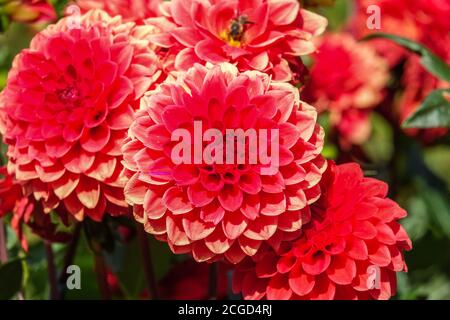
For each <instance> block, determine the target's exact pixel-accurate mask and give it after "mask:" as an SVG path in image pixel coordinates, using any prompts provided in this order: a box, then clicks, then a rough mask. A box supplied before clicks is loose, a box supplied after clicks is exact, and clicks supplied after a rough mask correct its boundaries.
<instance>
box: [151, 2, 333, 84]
mask: <svg viewBox="0 0 450 320" xmlns="http://www.w3.org/2000/svg"><path fill="white" fill-rule="evenodd" d="M160 8H161V12H162V14H163V15H164V17H158V18H151V19H148V20H147V21H146V23H148V24H151V25H153V26H156V27H157V28H158V29H159V30H160V33H156V34H155V35H153V36H152V37H151V39H152V41H153V42H154V43H155V44H157V45H158V46H161V47H164V48H170V51H171V52H172V53H173V54H174V55H176V59H175V64H174V67H175V69H177V70H186V69H188V68H190V67H191V66H192V65H193V64H194V63H195V62H198V63H204V62H210V63H214V64H216V63H222V62H230V63H236V64H237V66H238V68H239V70H241V71H246V70H259V71H264V72H270V73H271V74H272V75H273V76H274V79H275V80H278V81H291V80H294V79H293V74H292V71H291V69H292V68H291V66H292V65H294V66H296V65H299V64H301V61H300V59H299V58H298V56H301V55H306V54H310V53H312V52H313V51H314V50H315V47H314V45H313V43H312V41H311V39H312V38H313V37H314V36H317V35H319V34H321V33H322V32H323V31H324V30H325V28H326V25H327V20H326V19H325V18H324V17H321V16H319V15H317V14H314V13H312V12H310V11H307V10H303V9H301V8H300V5H299V3H298V1H297V0H226V1H223V0H220V1H219V0H206V1H201V0H172V1H170V2H166V3H164V5H163V6H161V7H160Z"/></svg>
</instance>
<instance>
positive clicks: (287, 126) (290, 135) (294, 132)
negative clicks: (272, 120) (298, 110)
mask: <svg viewBox="0 0 450 320" xmlns="http://www.w3.org/2000/svg"><path fill="white" fill-rule="evenodd" d="M279 129H280V139H281V141H280V142H281V144H282V145H283V146H285V147H286V148H292V147H293V146H294V145H295V143H296V142H297V140H298V139H299V138H300V130H299V128H298V127H296V126H294V125H293V124H292V123H288V122H286V123H282V124H280V127H279Z"/></svg>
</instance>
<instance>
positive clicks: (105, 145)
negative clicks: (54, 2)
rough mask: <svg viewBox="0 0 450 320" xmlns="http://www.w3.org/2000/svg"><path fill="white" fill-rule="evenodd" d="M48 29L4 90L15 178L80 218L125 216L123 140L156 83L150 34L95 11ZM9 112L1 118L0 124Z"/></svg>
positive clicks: (47, 205) (48, 205)
mask: <svg viewBox="0 0 450 320" xmlns="http://www.w3.org/2000/svg"><path fill="white" fill-rule="evenodd" d="M68 19H69V18H65V19H62V20H60V21H59V22H58V24H56V25H52V26H49V27H48V28H47V29H45V30H44V31H43V32H41V33H39V34H38V35H37V36H36V37H35V38H34V39H33V41H32V43H31V47H30V49H27V50H24V51H23V52H22V53H20V54H19V55H18V56H17V57H16V59H15V61H14V65H13V68H12V70H11V72H10V74H9V78H8V83H7V86H6V88H5V90H4V92H3V96H4V99H3V104H4V106H3V108H2V110H3V111H2V113H5V114H6V118H7V119H6V128H5V135H4V139H5V142H6V143H7V144H8V145H9V150H8V156H9V160H10V162H9V165H10V167H11V168H12V169H13V171H14V173H15V176H16V178H17V180H18V181H20V182H21V183H22V184H23V185H24V186H25V188H26V190H27V192H30V193H33V194H34V197H35V198H36V199H37V200H42V204H43V207H44V209H45V210H46V212H48V211H50V210H52V209H54V208H57V207H58V206H60V204H62V205H64V207H65V209H66V210H67V211H68V212H69V213H70V214H71V215H72V216H74V217H75V218H76V219H78V220H82V219H83V218H84V217H85V216H89V217H91V218H92V219H94V220H101V219H102V217H103V215H104V214H105V212H108V213H110V214H113V215H116V214H121V213H126V212H127V205H126V203H125V201H124V195H123V186H124V183H125V180H124V177H123V175H122V174H121V171H122V168H123V167H122V165H121V160H122V153H121V151H120V147H121V143H122V141H123V140H124V138H125V136H126V132H127V129H128V127H129V126H130V124H131V122H132V119H133V115H134V111H135V110H136V109H137V108H138V106H139V99H140V98H141V96H142V95H143V94H144V92H145V91H146V90H147V89H149V88H150V87H151V85H152V84H153V83H154V82H155V81H156V80H157V79H158V78H159V77H160V74H161V72H160V70H159V67H158V59H157V57H156V56H155V54H154V52H153V51H152V49H151V46H150V44H149V43H148V41H147V40H146V38H147V36H148V35H147V33H148V32H149V30H148V29H149V28H148V27H145V26H140V27H136V26H135V25H134V24H133V23H128V24H123V23H122V21H121V19H120V17H116V18H111V17H109V16H108V15H107V14H106V13H104V12H102V11H90V12H89V13H87V14H86V15H84V16H82V17H81V18H80V20H79V21H77V23H79V26H75V27H74V26H73V24H72V23H69V20H68ZM4 117H5V115H3V116H2V118H4Z"/></svg>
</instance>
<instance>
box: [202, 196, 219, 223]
mask: <svg viewBox="0 0 450 320" xmlns="http://www.w3.org/2000/svg"><path fill="white" fill-rule="evenodd" d="M224 216H225V210H224V209H223V208H222V207H221V206H220V205H219V204H218V203H217V202H216V201H213V202H211V203H209V204H207V205H205V206H204V207H202V208H201V210H200V218H201V219H202V220H203V221H205V222H212V223H213V224H214V225H217V224H219V222H220V221H222V219H223V217H224Z"/></svg>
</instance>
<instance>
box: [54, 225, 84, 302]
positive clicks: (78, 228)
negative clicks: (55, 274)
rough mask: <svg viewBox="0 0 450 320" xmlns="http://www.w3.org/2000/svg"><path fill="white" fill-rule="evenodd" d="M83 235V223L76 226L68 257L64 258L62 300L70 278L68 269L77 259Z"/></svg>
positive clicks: (60, 280)
mask: <svg viewBox="0 0 450 320" xmlns="http://www.w3.org/2000/svg"><path fill="white" fill-rule="evenodd" d="M80 233H81V223H78V224H77V225H76V226H75V230H74V232H73V235H72V240H71V241H70V243H69V245H68V247H67V251H66V255H65V256H64V262H63V269H62V270H61V274H60V275H59V287H60V288H61V299H64V297H65V294H66V290H65V289H66V282H67V279H68V277H69V274H68V273H67V269H68V268H69V266H71V265H72V264H73V260H74V259H75V255H76V252H77V246H78V242H79V239H80Z"/></svg>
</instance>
